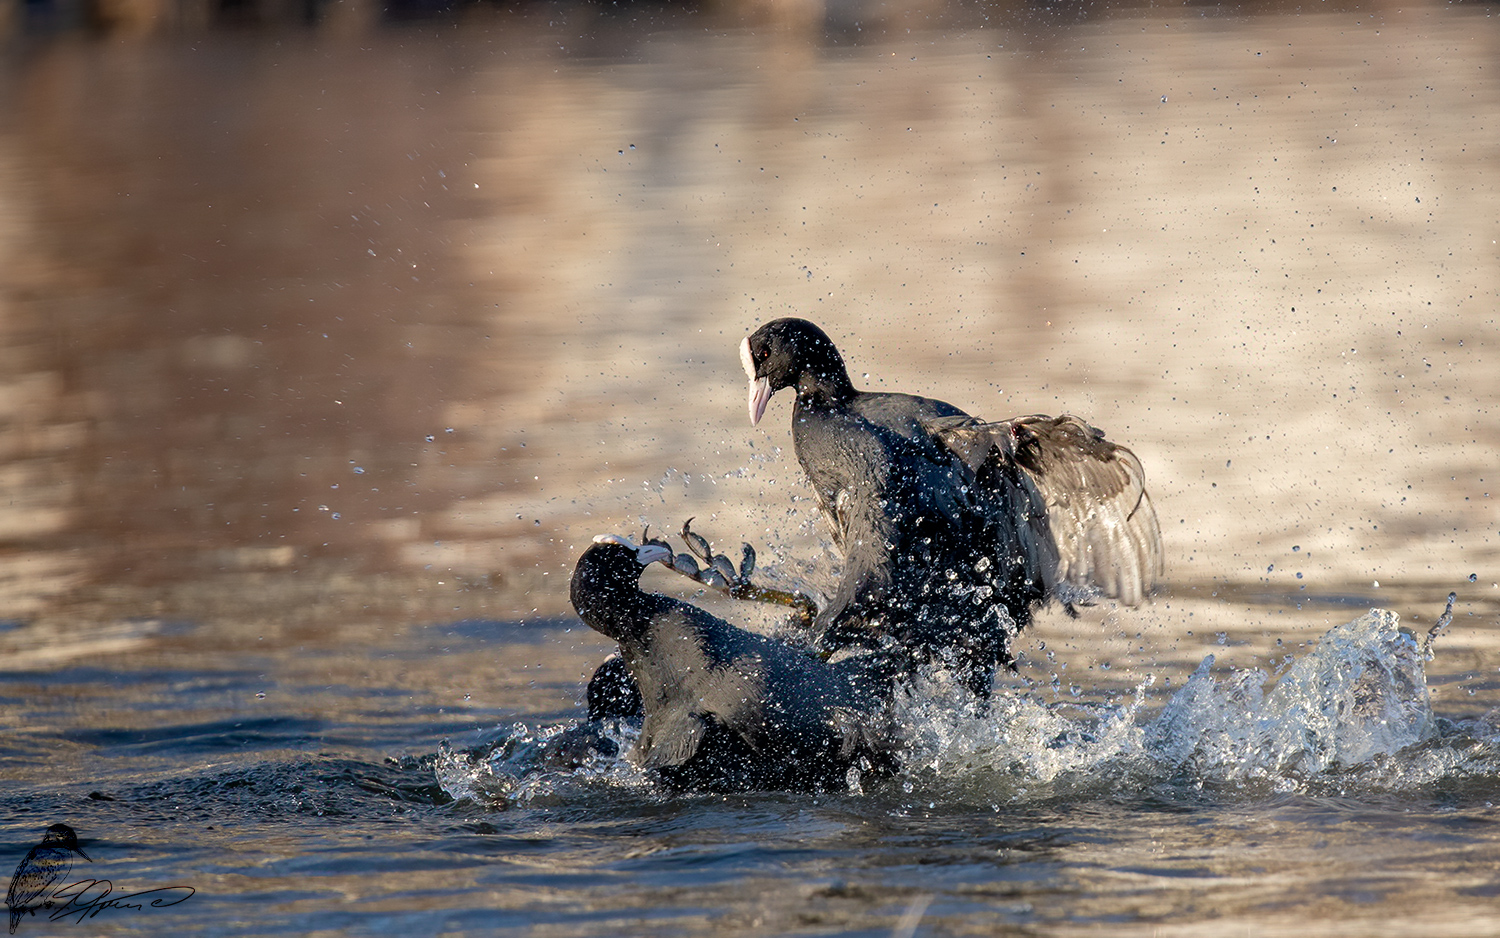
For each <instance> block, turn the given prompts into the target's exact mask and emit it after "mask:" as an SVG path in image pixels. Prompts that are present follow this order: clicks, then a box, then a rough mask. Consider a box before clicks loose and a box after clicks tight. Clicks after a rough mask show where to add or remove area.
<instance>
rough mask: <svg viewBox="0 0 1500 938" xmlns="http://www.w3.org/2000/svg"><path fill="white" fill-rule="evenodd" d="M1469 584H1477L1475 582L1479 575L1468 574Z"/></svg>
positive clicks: (1477, 580)
mask: <svg viewBox="0 0 1500 938" xmlns="http://www.w3.org/2000/svg"><path fill="white" fill-rule="evenodd" d="M1469 582H1470V583H1477V582H1479V574H1477V573H1471V574H1469Z"/></svg>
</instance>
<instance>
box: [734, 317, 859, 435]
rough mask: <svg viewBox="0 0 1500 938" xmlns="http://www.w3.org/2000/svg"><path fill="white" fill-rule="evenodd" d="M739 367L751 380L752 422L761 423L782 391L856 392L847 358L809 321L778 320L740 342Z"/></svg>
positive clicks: (826, 335)
mask: <svg viewBox="0 0 1500 938" xmlns="http://www.w3.org/2000/svg"><path fill="white" fill-rule="evenodd" d="M740 364H742V365H744V366H745V375H746V376H747V377H748V378H749V379H750V422H751V423H752V424H756V423H760V418H761V416H762V415H763V414H765V412H766V403H767V402H768V401H770V400H771V395H772V394H775V393H776V392H777V391H780V390H781V389H782V388H789V387H795V388H797V389H798V390H799V391H802V390H809V391H811V390H814V389H821V390H824V391H826V392H829V393H833V394H838V395H842V394H845V393H848V392H850V391H852V390H853V387H852V386H851V385H850V384H849V373H848V372H847V371H846V370H845V369H844V359H843V358H842V357H841V356H840V355H839V350H838V349H836V348H834V346H833V340H832V339H830V338H828V334H827V333H825V332H824V331H823V330H822V329H819V328H818V327H817V326H815V325H813V324H812V323H810V322H808V321H807V320H806V319H776V320H772V321H771V322H768V323H766V324H765V325H764V326H761V327H760V328H759V329H757V330H755V332H754V333H752V334H751V335H749V336H746V337H745V340H744V341H743V342H741V343H740Z"/></svg>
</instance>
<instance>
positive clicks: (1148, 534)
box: [740, 319, 1162, 695]
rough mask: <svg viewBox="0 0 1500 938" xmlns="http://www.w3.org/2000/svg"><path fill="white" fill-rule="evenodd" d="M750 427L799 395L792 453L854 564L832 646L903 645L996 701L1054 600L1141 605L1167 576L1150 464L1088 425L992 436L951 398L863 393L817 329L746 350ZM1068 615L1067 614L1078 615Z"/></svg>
mask: <svg viewBox="0 0 1500 938" xmlns="http://www.w3.org/2000/svg"><path fill="white" fill-rule="evenodd" d="M740 358H741V361H742V364H743V365H744V368H745V371H746V374H747V375H748V377H749V379H750V402H749V406H750V420H751V423H758V422H759V420H760V418H761V416H762V415H763V414H764V412H765V408H766V404H767V402H768V401H769V400H770V398H771V395H772V394H774V393H776V392H777V391H779V390H781V389H782V388H788V387H789V388H793V389H794V390H795V391H796V395H797V398H796V403H795V404H794V405H793V409H792V442H793V445H794V447H795V449H796V452H797V460H798V462H800V463H801V464H802V468H803V470H804V471H805V472H806V473H807V477H808V479H809V481H810V482H811V483H812V487H813V489H814V491H816V492H817V495H818V501H819V504H820V506H821V508H822V510H823V514H824V516H825V517H826V518H827V519H828V521H829V524H830V527H832V529H833V534H834V538H835V540H836V541H837V542H838V546H839V548H840V549H841V550H842V551H843V554H844V572H843V576H842V578H841V579H840V581H839V583H838V586H837V588H836V590H835V592H834V595H833V597H832V598H831V600H830V602H829V603H828V604H827V605H826V606H825V607H824V608H823V609H822V610H821V612H820V613H819V616H818V619H817V622H816V623H815V629H816V632H817V634H818V640H819V641H820V642H821V643H822V644H823V645H824V646H825V647H827V648H840V647H846V646H850V645H866V646H874V647H878V646H880V645H881V644H883V643H884V644H889V643H892V642H894V643H897V644H900V645H902V646H904V647H907V648H910V649H912V650H913V651H916V652H917V653H919V655H921V656H923V657H927V658H936V657H942V656H947V657H951V658H952V659H953V663H954V664H956V666H957V667H958V669H959V671H960V673H961V674H962V676H963V678H964V680H965V681H966V683H968V684H969V686H970V687H971V688H972V689H973V690H974V691H975V692H976V693H979V694H980V695H987V694H988V693H989V686H990V680H991V678H992V675H993V670H994V666H995V664H996V663H997V662H1000V663H1005V664H1010V663H1011V660H1012V659H1011V655H1010V651H1009V643H1010V639H1011V638H1012V637H1013V636H1014V634H1015V633H1016V632H1018V631H1019V630H1020V629H1021V628H1022V627H1024V626H1025V625H1026V624H1027V623H1028V622H1029V621H1030V620H1031V615H1032V610H1033V608H1034V607H1036V606H1038V605H1040V604H1042V603H1045V602H1046V601H1048V600H1049V599H1053V598H1058V599H1062V600H1063V601H1064V602H1071V601H1075V600H1081V599H1086V598H1088V597H1090V596H1092V595H1096V594H1098V593H1103V594H1105V595H1107V596H1111V597H1115V598H1118V599H1119V600H1120V601H1121V602H1123V603H1126V604H1132V605H1133V604H1135V603H1138V602H1140V600H1141V599H1142V597H1143V596H1144V595H1145V594H1146V593H1147V592H1148V591H1149V590H1150V589H1151V587H1152V585H1153V584H1154V583H1155V582H1156V579H1157V577H1159V576H1160V574H1161V571H1162V549H1161V532H1160V529H1159V526H1158V523H1157V519H1156V511H1155V509H1154V508H1153V507H1152V504H1151V499H1150V497H1149V496H1148V495H1147V494H1146V490H1145V475H1144V472H1143V470H1142V469H1141V464H1140V462H1139V460H1137V459H1136V457H1135V455H1134V454H1133V453H1131V452H1130V451H1129V450H1128V449H1125V448H1124V447H1122V446H1117V445H1115V444H1113V443H1111V442H1109V441H1108V440H1106V439H1104V435H1103V433H1102V432H1100V431H1099V430H1096V429H1094V428H1093V427H1090V426H1089V425H1088V424H1086V423H1084V422H1083V421H1082V420H1080V419H1079V418H1077V417H1072V416H1067V415H1064V416H1061V417H1044V416H1030V417H1017V418H1015V419H1013V420H1007V421H1001V422H998V423H986V422H984V421H981V420H978V419H976V418H974V417H970V416H969V415H968V414H966V413H964V412H963V411H962V410H959V409H958V408H957V407H954V406H953V405H952V404H948V403H945V402H943V401H937V400H931V399H929V398H925V397H916V396H913V395H909V394H888V393H875V392H869V391H860V390H857V389H856V388H855V387H854V385H853V383H852V382H850V380H849V374H848V371H847V369H846V368H845V366H844V361H843V358H842V356H840V355H839V352H838V349H836V348H835V347H834V344H833V342H832V340H830V339H829V338H828V336H827V335H826V334H825V333H824V332H823V331H822V330H821V329H819V328H818V327H817V326H815V325H813V324H812V323H810V322H807V321H806V320H802V319H778V320H775V321H773V322H770V323H767V324H766V325H764V326H762V327H761V328H760V329H758V330H756V331H755V333H754V334H752V335H750V336H749V337H747V338H746V339H745V340H744V341H743V342H742V343H741V346H740ZM1068 608H1069V610H1070V611H1071V609H1072V607H1071V605H1070V606H1069V607H1068Z"/></svg>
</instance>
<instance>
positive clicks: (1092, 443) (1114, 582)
mask: <svg viewBox="0 0 1500 938" xmlns="http://www.w3.org/2000/svg"><path fill="white" fill-rule="evenodd" d="M929 428H930V431H931V432H932V433H933V435H934V436H935V437H936V438H937V439H938V440H940V441H941V442H942V443H943V444H944V445H945V446H947V447H948V449H949V450H950V451H951V452H952V453H953V454H954V455H955V456H956V457H957V458H958V459H959V460H960V461H961V462H962V463H963V464H964V465H965V466H967V467H968V468H969V470H970V471H971V472H974V473H975V475H976V479H977V480H980V481H984V482H986V484H987V486H988V487H989V488H990V489H991V490H992V491H994V493H995V494H996V495H997V496H998V501H997V510H1000V511H1012V512H1017V513H1018V515H1019V517H1020V519H1021V520H1022V522H1023V523H1022V524H1019V525H1017V529H1018V530H1017V532H1016V533H1017V535H1018V536H1019V538H1020V540H1021V545H1020V546H1021V548H1022V550H1023V552H1024V553H1025V555H1026V557H1027V559H1028V560H1030V561H1033V562H1034V563H1035V564H1036V565H1037V566H1038V567H1039V568H1040V570H1041V574H1042V576H1043V579H1044V581H1045V582H1046V585H1047V590H1048V592H1049V593H1053V592H1056V593H1058V594H1059V598H1061V599H1063V600H1064V601H1067V600H1069V599H1070V598H1080V597H1081V596H1082V595H1088V594H1091V593H1094V592H1100V593H1103V594H1105V595H1106V596H1110V597H1113V598H1115V599H1118V600H1119V601H1120V602H1122V603H1125V604H1126V605H1132V606H1133V605H1136V604H1137V603H1139V602H1140V601H1141V600H1142V599H1143V598H1145V595H1146V593H1147V592H1149V591H1150V589H1151V588H1152V587H1153V586H1154V585H1155V584H1156V581H1157V579H1158V578H1159V577H1160V576H1161V574H1162V570H1163V560H1162V546H1161V527H1160V524H1159V522H1158V520H1157V517H1156V508H1155V506H1153V505H1152V504H1151V496H1150V495H1148V494H1147V492H1146V473H1145V470H1144V469H1142V468H1141V463H1140V460H1139V459H1137V458H1136V456H1135V454H1134V453H1132V452H1131V451H1130V450H1128V449H1126V448H1125V447H1123V446H1119V445H1117V444H1114V443H1111V442H1110V441H1108V440H1106V439H1105V438H1104V434H1103V432H1102V431H1100V430H1097V429H1095V428H1093V427H1091V426H1089V425H1088V424H1087V423H1085V422H1083V421H1082V420H1080V419H1079V418H1077V417H1074V416H1071V415H1068V414H1064V415H1062V416H1060V417H1044V416H1029V417H1017V418H1015V419H1014V420H1005V421H1000V422H996V423H984V422H981V421H978V420H974V419H972V418H968V419H957V418H947V419H944V420H941V421H933V422H932V423H931V424H930V425H929ZM1011 467H1016V468H1019V469H1020V470H1021V472H1020V473H1016V472H1012V471H1007V470H1009V469H1010V468H1011ZM1007 489H1009V491H1007ZM1037 505H1040V506H1042V507H1041V511H1035V510H1032V509H1033V507H1034V506H1037Z"/></svg>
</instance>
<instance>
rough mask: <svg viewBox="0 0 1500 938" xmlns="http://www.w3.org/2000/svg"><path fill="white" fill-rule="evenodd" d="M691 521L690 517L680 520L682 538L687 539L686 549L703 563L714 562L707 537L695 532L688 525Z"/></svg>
mask: <svg viewBox="0 0 1500 938" xmlns="http://www.w3.org/2000/svg"><path fill="white" fill-rule="evenodd" d="M692 523H693V519H692V518H689V519H687V520H686V521H684V522H682V539H683V540H684V541H687V545H688V549H689V550H691V551H692V552H693V553H695V554H697V555H698V556H699V557H700V558H702V560H703V562H704V563H709V564H711V563H713V562H714V550H713V548H712V547H711V546H709V543H708V539H707V538H705V537H703V536H702V535H701V534H695V533H694V532H693V529H692V528H690V527H688V525H690V524H692Z"/></svg>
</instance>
